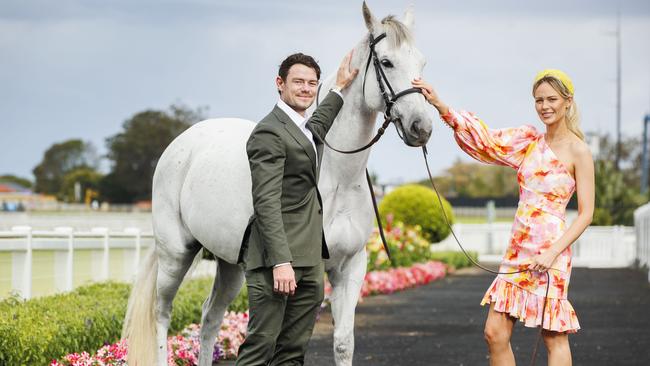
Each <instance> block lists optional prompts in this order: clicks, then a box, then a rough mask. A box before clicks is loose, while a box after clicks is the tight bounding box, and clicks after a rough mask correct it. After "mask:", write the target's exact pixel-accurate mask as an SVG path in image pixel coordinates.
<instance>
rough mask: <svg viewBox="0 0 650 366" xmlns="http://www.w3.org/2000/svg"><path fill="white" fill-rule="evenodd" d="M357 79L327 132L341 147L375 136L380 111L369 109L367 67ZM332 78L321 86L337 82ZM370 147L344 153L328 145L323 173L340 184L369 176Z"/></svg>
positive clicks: (331, 141)
mask: <svg viewBox="0 0 650 366" xmlns="http://www.w3.org/2000/svg"><path fill="white" fill-rule="evenodd" d="M364 66H365V65H363V66H361V67H359V69H360V71H359V73H360V74H359V75H358V76H357V78H356V79H355V80H354V82H353V83H352V84H351V85H350V86H349V87H348V88H346V89H345V90H344V91H343V93H342V94H343V98H344V100H345V102H344V103H343V107H342V108H341V110H340V111H339V114H338V116H337V117H336V120H334V123H333V124H332V127H331V128H330V130H329V132H328V133H327V142H328V143H329V144H330V145H332V146H333V147H335V148H337V149H339V150H353V149H356V148H359V147H361V146H364V145H366V144H367V143H368V142H369V141H370V139H372V137H373V133H374V126H375V120H376V118H377V113H376V112H373V111H371V110H369V109H368V108H367V107H366V105H365V102H364V100H363V92H362V88H363V76H364V75H363V71H364V70H363V69H362V68H363V67H364ZM334 81H335V79H334V78H329V79H328V80H327V81H326V82H325V83H324V84H323V86H322V88H321V90H329V89H330V88H331V87H333V86H334ZM369 156H370V149H366V150H364V151H362V152H358V153H356V154H341V153H338V152H335V151H333V150H331V149H329V148H325V150H324V154H323V166H322V169H323V170H322V171H321V175H323V176H329V178H331V179H332V180H333V181H335V182H336V183H337V184H343V185H346V184H355V183H357V182H358V181H359V180H360V179H365V169H366V166H367V164H368V157H369Z"/></svg>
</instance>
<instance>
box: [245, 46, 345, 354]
mask: <svg viewBox="0 0 650 366" xmlns="http://www.w3.org/2000/svg"><path fill="white" fill-rule="evenodd" d="M351 59H352V52H350V53H349V54H348V55H347V56H346V57H345V58H344V59H343V62H342V63H341V66H340V67H339V70H338V73H337V77H336V87H335V88H334V89H332V91H331V92H330V93H328V95H327V96H326V97H325V99H324V100H323V102H322V103H321V104H320V106H319V107H318V108H317V109H316V110H315V111H314V113H313V115H312V116H311V117H310V118H308V119H307V116H306V110H307V108H309V106H311V104H312V103H313V102H314V99H315V97H316V94H317V89H318V80H319V78H320V68H319V66H318V64H317V63H316V61H315V60H314V59H313V58H312V57H310V56H307V55H304V54H302V53H297V54H293V55H291V56H289V57H288V58H287V59H285V60H284V61H283V62H282V64H281V65H280V69H279V72H278V76H277V77H276V85H277V88H278V92H279V94H280V100H279V101H278V103H277V105H276V106H275V108H274V109H273V110H272V111H271V113H269V115H267V116H266V117H264V119H262V121H260V122H259V123H258V124H257V126H256V127H255V129H254V130H253V132H252V133H251V136H250V138H249V139H248V143H247V145H246V152H247V154H248V159H249V164H250V168H251V176H252V181H253V206H254V208H255V212H254V215H253V216H252V217H251V220H250V221H249V226H248V228H247V230H246V234H245V237H244V243H243V246H242V253H241V254H240V257H241V259H243V261H244V264H245V266H246V282H247V286H248V303H249V314H250V319H249V323H248V335H247V337H246V341H245V342H244V343H243V344H242V345H241V347H240V348H239V356H238V357H237V362H236V365H238V366H253V365H273V366H275V365H302V364H303V363H304V358H305V351H306V349H307V343H308V342H309V338H310V337H311V333H312V331H313V328H314V323H315V322H316V315H317V310H318V308H319V306H320V304H321V302H322V301H323V296H324V294H323V258H328V257H329V254H328V252H327V245H326V243H325V237H324V235H323V216H322V212H323V211H322V202H321V198H320V193H319V192H318V188H317V183H318V169H319V167H320V160H321V158H322V156H323V146H322V144H320V143H318V142H316V141H317V140H314V138H313V135H312V131H313V132H315V133H318V134H319V136H321V137H325V135H326V134H327V131H328V130H329V128H330V127H331V125H332V122H333V121H334V119H335V118H336V115H337V114H338V112H339V110H340V109H341V106H342V105H343V99H342V96H341V93H340V91H341V90H342V89H344V88H346V87H347V86H348V85H349V84H350V83H351V82H352V80H354V78H355V77H356V75H357V73H358V69H355V70H351V69H350V64H351Z"/></svg>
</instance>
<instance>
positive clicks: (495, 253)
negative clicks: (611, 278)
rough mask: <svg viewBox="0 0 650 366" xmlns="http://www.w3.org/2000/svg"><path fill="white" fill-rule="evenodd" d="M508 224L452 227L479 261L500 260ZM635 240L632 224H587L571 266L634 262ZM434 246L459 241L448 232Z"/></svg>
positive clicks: (442, 247) (575, 246) (453, 246)
mask: <svg viewBox="0 0 650 366" xmlns="http://www.w3.org/2000/svg"><path fill="white" fill-rule="evenodd" d="M649 220H650V219H649ZM511 226H512V224H508V223H495V224H455V225H454V231H455V232H456V235H457V236H458V238H459V239H460V242H461V244H463V246H464V247H465V249H467V250H473V251H476V252H477V253H478V254H479V259H480V260H481V261H485V262H500V261H501V258H502V257H503V254H504V253H505V251H506V249H507V246H508V242H509V239H510V229H511ZM648 227H650V226H648ZM647 230H648V229H646V233H647ZM646 235H647V234H646ZM636 241H637V240H636V238H635V235H634V228H633V227H628V226H590V227H588V228H587V230H585V232H584V233H583V234H582V235H581V236H580V238H579V239H578V240H577V241H576V242H575V243H574V244H573V246H572V249H573V266H574V267H589V268H622V267H630V266H633V265H634V263H635V260H636V259H637V257H636V253H637V247H636V245H637V244H636ZM646 245H647V244H646ZM433 248H434V250H458V244H456V242H455V241H454V238H453V237H452V236H451V235H450V236H449V237H447V238H445V240H443V241H442V242H440V243H438V244H434V245H433ZM646 248H647V247H646ZM646 259H647V257H646Z"/></svg>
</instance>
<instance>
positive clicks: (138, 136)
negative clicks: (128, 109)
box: [100, 105, 204, 203]
mask: <svg viewBox="0 0 650 366" xmlns="http://www.w3.org/2000/svg"><path fill="white" fill-rule="evenodd" d="M203 111H204V109H202V108H198V109H197V110H191V109H188V108H187V107H184V106H177V105H172V106H171V108H170V110H169V111H159V110H146V111H143V112H139V113H136V114H135V115H134V116H133V117H131V118H130V119H128V120H126V121H125V122H124V124H123V125H122V128H123V131H122V132H120V133H118V134H116V135H114V136H111V137H109V138H107V139H106V146H107V148H108V156H107V157H108V158H109V159H110V160H111V162H112V170H111V173H110V174H108V175H107V176H106V177H104V179H103V180H102V182H101V183H100V192H101V195H102V197H104V198H106V199H108V200H109V201H111V202H123V203H130V202H134V201H136V200H149V199H151V183H152V179H153V173H154V170H155V168H156V164H157V163H158V159H159V158H160V156H161V155H162V153H163V151H164V150H165V148H167V145H169V143H171V142H172V140H173V139H174V138H175V137H176V136H178V135H180V134H181V133H182V132H183V131H185V130H186V129H187V128H188V127H190V126H191V125H192V124H193V123H195V122H197V121H199V120H201V119H203Z"/></svg>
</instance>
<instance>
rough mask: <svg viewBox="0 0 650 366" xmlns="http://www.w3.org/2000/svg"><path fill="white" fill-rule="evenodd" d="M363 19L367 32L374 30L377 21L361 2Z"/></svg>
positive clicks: (364, 3)
mask: <svg viewBox="0 0 650 366" xmlns="http://www.w3.org/2000/svg"><path fill="white" fill-rule="evenodd" d="M363 19H364V20H365V21H366V28H368V31H369V32H372V31H373V30H375V28H376V26H377V19H375V17H374V16H373V15H372V13H371V12H370V9H369V8H368V5H366V2H365V1H364V2H363Z"/></svg>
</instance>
